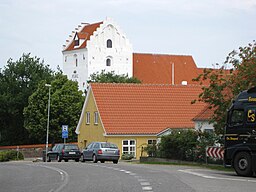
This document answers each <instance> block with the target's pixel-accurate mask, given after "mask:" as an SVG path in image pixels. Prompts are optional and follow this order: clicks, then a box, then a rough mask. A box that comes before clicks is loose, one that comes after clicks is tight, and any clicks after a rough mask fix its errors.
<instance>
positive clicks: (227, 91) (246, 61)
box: [194, 41, 256, 134]
mask: <svg viewBox="0 0 256 192" xmlns="http://www.w3.org/2000/svg"><path fill="white" fill-rule="evenodd" d="M226 65H229V66H231V67H232V68H231V69H230V70H227V69H225V66H226ZM255 69H256V43H255V41H253V43H252V44H248V46H245V47H240V48H239V51H232V52H231V53H229V55H228V56H227V58H226V61H225V64H224V65H223V66H222V67H221V68H220V69H219V70H213V69H205V70H204V71H203V74H200V75H199V76H198V77H197V78H195V79H194V81H198V82H200V83H201V84H203V83H205V82H209V86H203V88H202V93H201V94H200V95H199V99H197V101H203V102H205V103H208V104H209V107H210V108H213V109H214V110H215V111H214V115H213V117H212V118H211V122H215V125H214V126H215V131H216V133H217V134H223V133H224V129H223V128H224V126H225V121H226V113H227V109H228V108H229V106H230V105H231V102H232V99H234V97H236V95H237V94H238V93H239V92H241V91H243V90H246V89H249V88H251V87H253V86H256V73H255Z"/></svg>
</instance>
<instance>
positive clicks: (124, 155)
mask: <svg viewBox="0 0 256 192" xmlns="http://www.w3.org/2000/svg"><path fill="white" fill-rule="evenodd" d="M133 158H134V156H133V155H132V154H127V153H125V154H124V153H123V154H122V157H121V159H122V160H131V159H133Z"/></svg>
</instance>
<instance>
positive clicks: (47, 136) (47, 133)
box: [45, 84, 51, 161]
mask: <svg viewBox="0 0 256 192" xmlns="http://www.w3.org/2000/svg"><path fill="white" fill-rule="evenodd" d="M45 86H46V87H49V99H48V119H47V129H46V146H45V161H47V152H48V140H49V121H50V101H51V92H50V91H51V85H50V84H45Z"/></svg>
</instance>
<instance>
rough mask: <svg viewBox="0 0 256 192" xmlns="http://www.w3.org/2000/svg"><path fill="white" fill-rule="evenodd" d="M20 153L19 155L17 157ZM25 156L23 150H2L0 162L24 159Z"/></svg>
mask: <svg viewBox="0 0 256 192" xmlns="http://www.w3.org/2000/svg"><path fill="white" fill-rule="evenodd" d="M17 153H18V157H17ZM23 159H24V156H23V154H22V153H21V152H17V151H14V150H10V151H0V162H4V161H10V160H23Z"/></svg>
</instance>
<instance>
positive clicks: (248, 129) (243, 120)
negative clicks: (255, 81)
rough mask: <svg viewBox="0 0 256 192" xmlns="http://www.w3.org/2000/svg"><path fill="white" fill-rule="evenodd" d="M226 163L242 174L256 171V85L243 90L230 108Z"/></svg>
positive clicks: (245, 174)
mask: <svg viewBox="0 0 256 192" xmlns="http://www.w3.org/2000/svg"><path fill="white" fill-rule="evenodd" d="M224 164H225V166H226V167H230V166H232V167H233V168H234V169H235V171H236V173H237V174H238V175H240V176H251V175H252V174H253V173H254V172H255V171H256V87H253V88H251V89H249V90H246V91H243V92H241V93H240V94H239V95H238V96H237V98H236V99H235V100H234V101H233V103H232V105H231V107H230V109H229V110H228V114H227V123H226V127H225V144H224Z"/></svg>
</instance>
